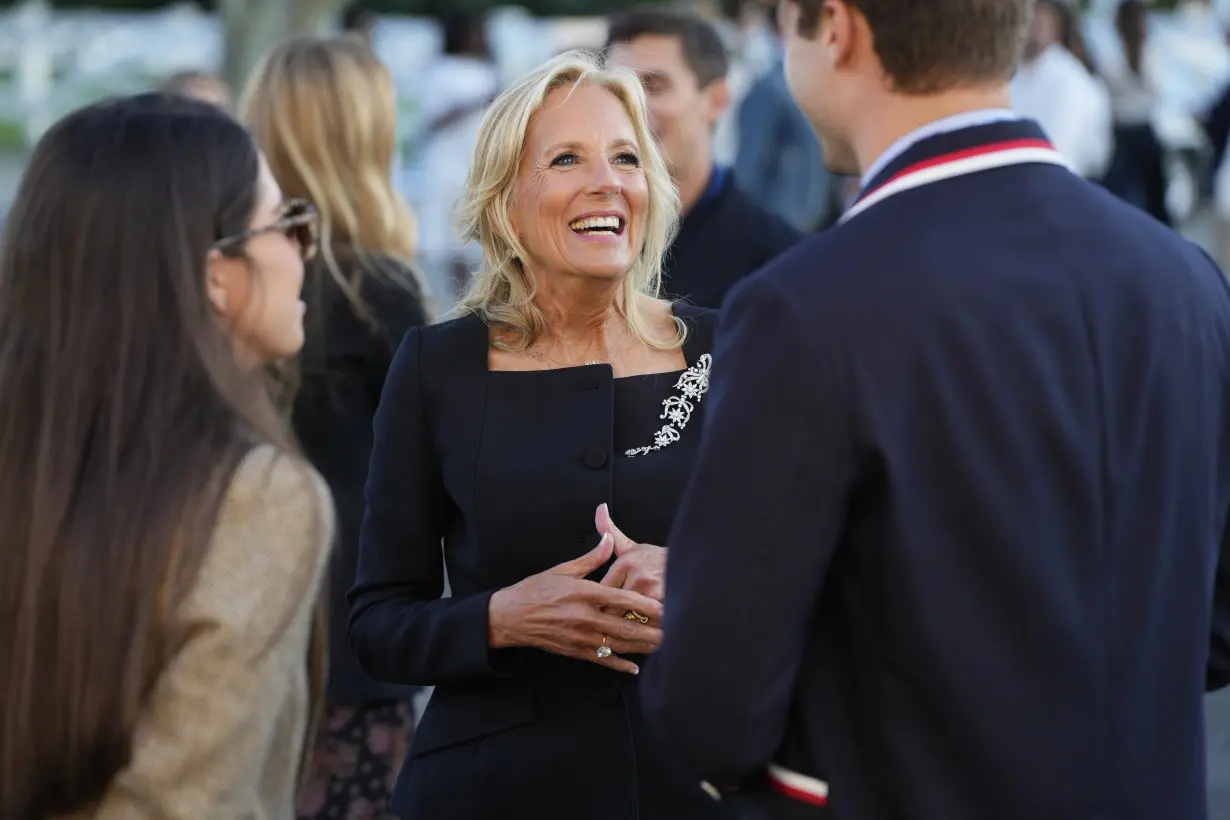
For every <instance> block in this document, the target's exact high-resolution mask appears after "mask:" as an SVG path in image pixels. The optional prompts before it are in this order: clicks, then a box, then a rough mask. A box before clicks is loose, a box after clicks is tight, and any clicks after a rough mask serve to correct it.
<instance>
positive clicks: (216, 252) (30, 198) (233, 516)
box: [0, 94, 332, 820]
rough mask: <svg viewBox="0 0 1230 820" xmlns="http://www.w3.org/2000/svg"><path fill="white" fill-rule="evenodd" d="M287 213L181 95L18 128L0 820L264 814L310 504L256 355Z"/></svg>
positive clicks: (298, 324)
mask: <svg viewBox="0 0 1230 820" xmlns="http://www.w3.org/2000/svg"><path fill="white" fill-rule="evenodd" d="M313 218H314V215H313V213H312V210H311V208H310V206H308V205H306V204H304V203H284V202H283V201H282V194H281V192H280V191H279V190H278V187H277V184H276V183H275V182H274V181H273V177H272V176H271V175H270V173H269V171H268V169H267V167H266V166H265V164H264V162H263V160H262V159H261V156H260V154H259V152H258V151H257V148H256V146H255V144H254V142H253V141H252V139H251V137H250V136H249V135H248V134H247V133H246V132H245V131H244V130H243V128H242V127H241V126H240V125H239V124H238V123H236V122H235V121H233V120H232V119H231V118H230V117H228V116H227V115H226V114H224V113H223V112H221V111H219V110H218V109H216V108H214V107H213V106H211V105H209V104H207V103H202V102H197V101H194V100H189V99H186V98H183V97H176V96H170V95H167V96H163V95H157V94H147V95H141V96H137V97H131V98H126V99H121V100H118V101H110V102H104V103H100V104H97V105H93V106H90V107H88V108H85V109H82V110H80V111H77V112H75V113H73V114H70V115H69V116H68V117H66V118H65V119H64V120H62V121H61V122H59V123H58V124H56V125H55V126H53V127H52V128H51V129H50V131H49V132H48V133H47V134H46V135H45V136H44V137H43V138H42V140H41V141H40V142H39V144H38V146H37V147H36V148H35V151H34V154H33V156H32V158H31V160H30V164H29V167H28V168H27V170H26V173H25V176H24V178H23V180H22V183H21V186H20V189H19V191H18V194H17V197H16V201H15V202H14V205H13V209H12V212H11V214H10V216H9V219H8V221H7V224H6V225H5V233H4V238H3V248H2V249H0V395H3V396H4V414H3V419H2V421H0V527H2V528H3V531H4V535H5V541H4V544H5V554H4V572H2V573H0V630H2V632H0V817H3V818H5V820H46V818H49V817H61V816H68V817H72V818H79V819H80V818H91V820H101V818H107V820H111V818H116V819H117V820H118V819H119V818H123V819H124V820H141V819H142V818H149V819H150V820H152V819H153V818H158V819H159V820H172V819H174V820H180V818H182V820H206V819H207V818H217V820H235V818H240V817H243V818H258V817H260V818H265V817H268V818H273V817H279V818H284V817H289V816H291V814H292V811H293V800H294V792H295V789H296V784H297V780H298V773H299V770H300V768H301V766H302V748H303V740H304V737H305V736H306V735H307V732H308V728H309V723H310V715H311V707H312V704H313V703H314V702H315V701H317V700H318V699H319V691H320V687H319V681H320V679H321V677H322V670H323V664H322V662H321V650H322V646H323V642H322V641H321V640H320V639H319V638H320V634H321V633H320V626H319V620H318V619H316V618H314V617H313V612H314V609H315V604H314V602H315V600H316V599H317V589H318V586H319V582H320V577H321V574H322V570H323V567H324V565H325V563H326V559H327V555H328V543H329V540H330V538H331V532H332V513H331V512H330V504H329V501H328V495H327V491H326V490H325V489H324V486H323V483H322V482H321V481H320V479H319V478H318V477H317V476H316V474H315V473H314V472H313V471H312V470H311V468H310V467H308V466H307V464H306V463H305V462H304V461H303V460H302V459H301V458H300V457H299V456H298V455H297V454H296V452H295V448H294V447H293V445H292V444H291V442H290V441H289V440H288V438H287V436H286V434H285V433H284V430H283V426H282V424H281V422H280V419H279V417H278V415H277V413H276V411H275V409H274V406H273V403H272V401H271V398H270V393H269V385H268V384H267V383H266V380H265V378H264V375H263V372H264V369H265V368H264V365H266V364H268V363H269V362H271V361H273V360H276V359H279V358H282V357H285V356H289V355H292V354H294V353H295V352H296V351H297V350H298V349H299V347H300V345H301V344H302V342H303V305H302V303H301V302H300V300H299V294H300V288H301V286H302V281H303V261H302V256H303V255H304V254H305V252H308V251H310V247H311V245H312V225H313ZM313 635H315V636H316V640H312V637H313ZM309 648H311V649H310V651H309Z"/></svg>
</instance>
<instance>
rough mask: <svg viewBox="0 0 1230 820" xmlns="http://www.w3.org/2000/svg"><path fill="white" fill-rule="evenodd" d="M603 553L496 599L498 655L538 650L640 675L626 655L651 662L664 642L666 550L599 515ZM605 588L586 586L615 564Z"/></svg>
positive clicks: (493, 632) (492, 620)
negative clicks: (507, 650)
mask: <svg viewBox="0 0 1230 820" xmlns="http://www.w3.org/2000/svg"><path fill="white" fill-rule="evenodd" d="M595 526H596V528H597V530H598V532H599V533H600V534H601V536H602V537H601V540H600V541H599V542H598V546H596V547H594V548H593V549H592V550H590V551H589V552H587V553H586V554H584V555H582V556H580V557H579V558H574V559H572V560H571V561H565V562H564V563H562V564H559V565H558V566H555V567H552V568H551V569H549V570H546V571H544V572H540V573H538V574H537V575H531V576H530V577H528V578H526V579H525V580H523V581H521V582H520V583H517V584H514V585H513V586H511V587H507V588H505V589H501V590H499V591H497V592H496V593H495V594H494V595H492V596H491V603H490V605H489V627H488V632H489V640H490V645H491V647H492V648H493V649H502V648H509V647H517V646H527V647H534V648H536V649H542V650H544V651H546V652H552V653H554V654H556V655H565V656H567V657H570V658H577V659H580V660H585V661H591V662H593V663H597V664H599V665H601V666H606V667H609V668H611V669H615V670H617V671H619V672H626V673H628V674H631V675H635V674H637V673H638V672H640V668H639V667H638V666H637V665H636V664H635V663H633V662H632V661H630V660H627V659H626V658H622V657H620V656H621V655H647V654H649V653H651V652H653V651H654V650H655V649H657V648H658V644H659V643H661V641H662V631H661V629H660V624H661V623H662V596H663V594H664V591H665V588H666V583H665V574H666V549H665V548H664V547H656V546H653V545H651V544H638V543H636V542H634V541H632V540H631V539H630V538H628V537H627V536H626V535H624V534H623V532H621V531H620V530H619V528H618V527H616V526H615V523H614V521H612V520H611V516H610V513H609V511H608V510H607V506H606V505H605V504H603V505H602V506H600V507H599V508H598V512H597V515H596V516H595ZM612 557H614V558H615V561H614V562H613V563H612V564H611V566H610V568H609V569H608V570H607V572H606V575H605V576H604V577H603V579H602V581H601V582H594V581H589V580H586V576H588V575H590V574H592V573H594V572H597V571H598V570H599V569H601V568H602V567H603V566H604V565H605V564H606V563H607V562H608V561H610V560H611V558H612Z"/></svg>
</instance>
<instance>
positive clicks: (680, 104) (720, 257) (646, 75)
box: [606, 7, 801, 308]
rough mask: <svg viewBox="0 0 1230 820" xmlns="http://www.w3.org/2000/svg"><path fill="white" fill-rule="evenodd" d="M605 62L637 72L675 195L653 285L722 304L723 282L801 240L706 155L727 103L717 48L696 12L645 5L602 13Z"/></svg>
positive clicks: (722, 58) (721, 50) (721, 49)
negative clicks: (676, 207)
mask: <svg viewBox="0 0 1230 820" xmlns="http://www.w3.org/2000/svg"><path fill="white" fill-rule="evenodd" d="M606 59H607V62H608V64H609V65H611V66H612V67H616V68H624V69H629V70H631V71H633V72H635V73H636V74H637V76H638V77H640V79H641V84H642V85H643V86H644V88H645V94H646V97H647V99H648V104H649V121H650V127H651V128H652V129H653V134H654V138H655V139H657V141H658V145H659V147H660V149H661V151H662V155H663V156H664V157H665V159H666V164H667V167H668V168H669V169H670V173H671V178H672V179H673V180H674V181H675V185H676V187H677V188H678V189H679V196H680V198H681V200H682V202H683V218H682V221H681V223H680V226H679V233H678V235H677V236H676V237H675V241H674V242H673V243H672V244H671V247H670V251H669V252H668V254H667V257H666V260H665V263H664V265H663V268H662V289H663V291H664V292H665V293H666V294H668V295H669V296H671V297H672V298H678V299H684V300H686V301H689V302H691V303H692V304H695V305H699V306H702V307H712V308H718V307H721V305H722V300H723V299H724V298H725V296H726V291H727V290H729V289H730V287H731V285H733V284H734V283H735V282H736V281H738V280H739V279H740V278H742V277H743V276H746V275H747V274H749V273H751V272H752V271H754V270H756V269H757V268H759V267H760V266H761V265H763V264H764V263H765V262H767V261H769V260H770V259H772V258H773V257H775V256H777V255H778V254H779V253H781V252H782V251H783V250H785V249H787V248H789V247H791V246H792V245H794V244H795V243H796V242H797V241H798V240H799V239H800V237H801V234H800V233H799V231H797V230H795V229H794V228H792V227H791V226H790V225H789V224H787V223H786V222H785V220H783V219H782V218H781V217H779V216H777V215H776V214H774V213H772V212H771V211H770V210H768V209H767V208H766V207H765V206H763V205H761V204H760V203H759V202H757V201H756V200H755V199H754V198H753V197H752V196H750V195H748V193H747V192H746V191H744V190H743V188H742V187H741V185H740V182H739V180H738V178H737V176H736V175H735V174H733V173H732V172H731V169H729V168H727V167H724V166H721V165H718V164H717V163H715V161H714V158H713V148H712V138H713V129H714V126H715V125H716V123H717V121H718V119H719V118H720V117H721V116H722V113H723V112H724V111H725V110H726V106H727V105H728V104H729V102H730V98H729V89H728V88H727V85H726V69H727V53H726V47H725V45H724V44H723V43H722V40H721V38H720V37H719V36H718V33H717V31H716V30H715V29H714V28H713V26H712V24H710V23H709V22H707V21H706V20H704V19H703V18H701V17H700V16H699V15H697V14H695V13H693V12H689V11H680V10H674V9H660V8H651V7H646V8H637V9H634V10H631V11H628V12H625V13H623V14H621V15H618V16H616V17H613V18H612V19H611V21H610V28H609V29H608V33H607V46H606Z"/></svg>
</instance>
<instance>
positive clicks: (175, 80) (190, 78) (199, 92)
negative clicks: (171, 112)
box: [158, 71, 232, 111]
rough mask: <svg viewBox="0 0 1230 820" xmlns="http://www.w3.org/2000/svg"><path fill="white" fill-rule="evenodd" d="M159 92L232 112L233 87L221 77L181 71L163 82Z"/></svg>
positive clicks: (206, 73) (205, 73) (199, 72)
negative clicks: (187, 98)
mask: <svg viewBox="0 0 1230 820" xmlns="http://www.w3.org/2000/svg"><path fill="white" fill-rule="evenodd" d="M158 90H159V91H162V92H163V93H166V94H180V95H182V96H185V97H191V98H192V99H194V100H200V101H202V102H207V103H212V104H213V105H216V106H217V107H218V108H221V109H222V110H223V111H230V110H231V105H232V100H231V87H230V86H229V85H227V83H226V81H225V80H223V79H222V78H221V77H218V76H215V75H213V74H210V73H208V72H204V71H181V72H178V73H176V74H172V75H171V76H170V77H168V78H166V79H165V80H163V82H162V85H160V86H159V87H158Z"/></svg>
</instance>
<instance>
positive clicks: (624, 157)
mask: <svg viewBox="0 0 1230 820" xmlns="http://www.w3.org/2000/svg"><path fill="white" fill-rule="evenodd" d="M615 161H616V162H618V163H620V164H621V165H631V166H632V167H633V168H639V167H640V164H641V158H640V157H638V156H637V155H636V154H633V153H632V152H631V151H628V152H625V153H622V154H620V155H619V156H617V157H615Z"/></svg>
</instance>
